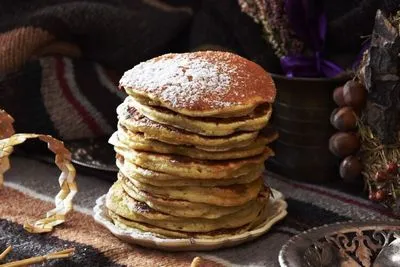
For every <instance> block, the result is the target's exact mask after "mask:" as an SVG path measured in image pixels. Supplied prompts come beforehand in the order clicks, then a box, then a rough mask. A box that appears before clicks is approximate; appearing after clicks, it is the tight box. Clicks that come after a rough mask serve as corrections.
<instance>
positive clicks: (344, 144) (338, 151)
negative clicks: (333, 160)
mask: <svg viewBox="0 0 400 267" xmlns="http://www.w3.org/2000/svg"><path fill="white" fill-rule="evenodd" d="M360 146H361V143H360V139H359V138H358V137H357V135H356V134H354V133H348V132H347V133H345V132H338V133H336V134H334V135H332V136H331V138H330V139H329V150H330V151H331V152H332V153H333V154H334V155H336V156H338V157H341V158H344V157H346V156H348V155H351V154H353V153H355V152H356V151H357V150H358V149H359V148H360Z"/></svg>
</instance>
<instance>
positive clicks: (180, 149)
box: [109, 126, 277, 160]
mask: <svg viewBox="0 0 400 267" xmlns="http://www.w3.org/2000/svg"><path fill="white" fill-rule="evenodd" d="M276 138H277V133H273V134H271V135H270V136H263V135H259V137H258V138H257V139H256V140H255V141H254V142H253V143H251V144H250V145H249V146H247V147H241V148H237V149H232V150H228V151H221V152H210V151H204V150H200V149H196V148H195V147H192V146H178V145H170V144H167V143H163V142H159V141H156V140H150V139H145V138H143V134H140V133H132V132H129V131H128V130H127V129H126V128H124V127H121V126H118V131H117V132H115V133H114V134H113V135H112V136H111V138H110V140H109V143H110V144H112V145H115V146H120V147H125V148H132V149H135V150H138V151H147V152H153V153H160V154H174V155H181V156H186V157H190V158H194V159H203V160H227V159H239V158H248V157H252V156H256V155H259V154H261V153H262V152H263V151H264V148H265V146H266V145H267V144H268V143H271V142H272V141H274V140H275V139H276Z"/></svg>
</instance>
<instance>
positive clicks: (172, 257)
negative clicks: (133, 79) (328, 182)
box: [0, 157, 395, 267]
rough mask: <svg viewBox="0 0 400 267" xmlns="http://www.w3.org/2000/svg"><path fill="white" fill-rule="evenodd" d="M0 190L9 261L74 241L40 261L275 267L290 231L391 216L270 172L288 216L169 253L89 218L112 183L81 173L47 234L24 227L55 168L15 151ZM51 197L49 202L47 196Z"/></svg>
mask: <svg viewBox="0 0 400 267" xmlns="http://www.w3.org/2000/svg"><path fill="white" fill-rule="evenodd" d="M11 163H12V166H13V167H12V169H11V170H10V172H8V173H7V175H6V186H5V187H4V188H3V189H1V191H0V202H1V203H2V205H0V236H1V238H0V251H3V250H4V249H5V248H6V246H8V245H10V244H12V245H13V246H14V250H13V252H12V253H10V254H9V255H8V256H7V258H6V260H7V261H11V260H16V259H21V258H28V257H31V256H37V255H45V254H48V253H49V252H53V251H59V250H62V249H65V248H68V247H75V248H76V252H75V254H74V256H73V257H71V258H69V259H65V260H56V261H49V262H47V263H46V265H45V266H190V265H191V262H192V260H193V259H194V258H195V257H201V258H203V259H205V260H207V262H208V264H209V265H208V266H271V267H273V266H278V252H279V250H280V248H281V246H282V245H283V244H284V243H285V242H286V241H287V240H288V239H289V238H290V237H292V236H293V235H295V234H298V233H300V232H302V231H304V230H307V229H309V228H312V227H316V226H320V225H324V224H329V223H334V222H340V221H348V220H373V219H380V220H388V219H394V218H395V216H394V215H393V214H391V213H390V212H388V211H387V210H385V209H383V208H382V207H380V206H376V205H375V204H373V203H372V202H370V201H367V200H365V199H363V198H359V197H354V196H352V195H348V194H345V193H342V192H339V191H337V190H332V189H328V188H325V187H321V186H316V185H310V184H305V183H300V182H294V181H291V180H288V179H285V178H283V177H280V176H277V175H274V174H272V173H266V174H265V180H266V182H267V183H268V184H269V185H270V186H272V187H273V188H275V189H277V190H279V191H281V192H282V193H283V194H284V195H285V197H286V201H287V202H288V205H289V208H288V216H287V217H286V218H285V219H284V220H283V221H282V222H280V223H279V224H277V225H275V226H274V227H273V228H272V229H271V230H270V231H269V232H267V233H266V234H264V235H263V236H261V237H260V238H258V239H256V240H254V241H252V242H249V243H245V244H243V245H240V246H238V247H234V248H228V249H220V250H216V251H209V252H185V253H182V252H180V253H169V252H162V251H157V250H153V249H146V248H142V247H139V246H132V245H128V244H126V243H124V242H122V241H120V240H119V239H117V238H115V237H114V236H113V235H112V234H111V233H110V232H108V230H107V229H105V228H103V227H101V226H99V225H97V224H96V223H95V222H94V220H93V219H92V218H91V209H92V207H93V206H94V203H95V200H96V198H98V197H100V196H101V195H103V194H104V193H106V192H107V190H108V188H109V187H110V185H111V183H110V182H107V181H104V180H99V179H98V178H96V177H93V176H87V175H81V174H80V175H78V176H77V183H78V186H79V193H78V194H77V196H76V201H75V204H76V208H75V212H73V213H72V215H71V216H69V218H68V220H67V222H66V223H65V224H64V225H62V226H60V227H57V229H56V230H55V231H54V232H53V233H51V234H46V235H32V234H28V233H27V232H26V231H25V230H23V228H22V224H23V223H24V222H25V221H26V220H33V219H35V218H38V217H39V216H40V215H42V214H43V213H44V212H45V211H46V210H48V209H50V207H51V205H52V204H51V200H52V198H53V196H54V195H55V194H56V192H57V190H58V185H57V181H56V180H57V179H56V177H57V175H58V170H57V168H56V167H54V166H51V165H48V164H45V163H41V162H37V161H35V160H31V159H26V158H20V157H14V158H12V162H11ZM49 201H50V202H49Z"/></svg>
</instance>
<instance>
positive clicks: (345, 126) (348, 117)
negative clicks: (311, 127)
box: [331, 107, 357, 131]
mask: <svg viewBox="0 0 400 267" xmlns="http://www.w3.org/2000/svg"><path fill="white" fill-rule="evenodd" d="M335 111H336V112H335ZM335 111H334V112H335V114H333V116H331V123H332V125H333V126H334V127H335V128H336V129H338V130H339V131H350V130H353V129H355V128H356V126H357V117H356V115H355V113H354V110H353V108H352V107H342V108H340V109H338V110H335Z"/></svg>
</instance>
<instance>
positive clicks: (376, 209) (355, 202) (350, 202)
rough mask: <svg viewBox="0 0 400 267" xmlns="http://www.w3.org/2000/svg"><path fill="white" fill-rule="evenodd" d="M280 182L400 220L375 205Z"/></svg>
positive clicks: (304, 186)
mask: <svg viewBox="0 0 400 267" xmlns="http://www.w3.org/2000/svg"><path fill="white" fill-rule="evenodd" d="M279 181H282V182H285V183H287V184H289V185H291V186H293V187H297V188H301V189H305V190H308V191H311V192H314V193H319V194H321V195H325V196H328V197H331V198H334V199H337V200H340V201H342V202H344V203H347V204H352V205H355V206H358V207H362V208H366V209H369V210H372V211H375V212H377V213H379V214H382V215H385V216H387V217H390V218H393V219H399V218H400V217H399V216H396V215H394V214H393V213H391V212H390V211H388V210H387V211H386V210H383V209H379V208H377V207H374V206H373V205H367V204H364V203H361V202H358V201H356V200H353V199H350V198H347V197H342V196H339V195H336V194H333V193H330V192H327V191H325V190H322V189H318V188H313V187H311V186H307V185H304V184H298V183H291V182H289V181H284V180H283V179H282V180H279Z"/></svg>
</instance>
